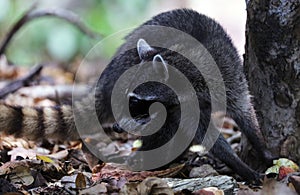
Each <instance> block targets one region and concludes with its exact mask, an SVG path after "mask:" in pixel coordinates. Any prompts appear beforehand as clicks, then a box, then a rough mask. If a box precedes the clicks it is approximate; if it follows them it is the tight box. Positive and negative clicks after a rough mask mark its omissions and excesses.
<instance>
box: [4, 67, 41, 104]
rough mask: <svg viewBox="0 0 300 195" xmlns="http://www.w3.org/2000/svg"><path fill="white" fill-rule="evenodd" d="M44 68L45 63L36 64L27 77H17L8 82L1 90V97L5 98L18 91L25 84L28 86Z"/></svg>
mask: <svg viewBox="0 0 300 195" xmlns="http://www.w3.org/2000/svg"><path fill="white" fill-rule="evenodd" d="M42 69H43V65H38V66H35V67H33V68H32V70H31V71H30V72H29V74H28V75H26V76H25V77H23V78H21V79H17V80H15V81H13V82H11V83H9V84H7V85H6V86H5V87H4V88H2V89H1V90H0V99H2V98H4V97H5V96H7V95H8V94H10V93H13V92H15V91H17V90H18V89H20V88H22V87H24V86H28V85H29V84H30V82H32V81H33V80H34V79H35V78H36V77H37V76H39V74H40V72H41V70H42Z"/></svg>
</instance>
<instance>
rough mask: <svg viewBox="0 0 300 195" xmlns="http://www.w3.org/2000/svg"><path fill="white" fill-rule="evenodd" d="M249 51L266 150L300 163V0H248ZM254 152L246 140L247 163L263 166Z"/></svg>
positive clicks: (251, 80) (248, 67)
mask: <svg viewBox="0 0 300 195" xmlns="http://www.w3.org/2000/svg"><path fill="white" fill-rule="evenodd" d="M245 52H246V53H245V56H244V58H245V60H244V68H245V73H246V76H247V79H248V81H249V90H250V93H251V95H253V103H254V107H255V109H256V114H257V117H258V121H259V124H260V127H261V131H262V133H263V135H264V137H265V140H266V143H267V147H268V148H269V149H270V151H271V152H272V153H273V154H275V155H278V156H281V157H287V158H289V159H291V160H294V161H295V162H297V163H299V162H300V1H299V0H247V26H246V47H245ZM249 148H250V147H249V144H248V142H247V140H246V139H243V142H242V158H243V160H245V161H246V162H247V163H248V164H250V165H252V167H253V166H254V167H255V166H258V164H259V163H260V162H257V158H255V157H254V156H253V155H252V156H251V155H249V154H251V152H250V153H249ZM250 150H252V149H250Z"/></svg>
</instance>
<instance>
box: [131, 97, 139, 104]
mask: <svg viewBox="0 0 300 195" xmlns="http://www.w3.org/2000/svg"><path fill="white" fill-rule="evenodd" d="M130 102H133V103H138V102H140V99H138V98H137V97H135V96H131V97H130Z"/></svg>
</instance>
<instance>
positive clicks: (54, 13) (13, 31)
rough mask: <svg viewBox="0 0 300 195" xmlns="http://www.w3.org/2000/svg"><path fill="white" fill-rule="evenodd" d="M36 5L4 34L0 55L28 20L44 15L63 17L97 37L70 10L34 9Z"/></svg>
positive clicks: (0, 45) (85, 32) (84, 31)
mask: <svg viewBox="0 0 300 195" xmlns="http://www.w3.org/2000/svg"><path fill="white" fill-rule="evenodd" d="M35 7H36V5H33V6H32V7H30V8H29V9H28V10H27V11H26V12H25V13H24V15H23V16H22V17H21V18H20V19H19V20H18V21H17V22H16V23H15V25H14V26H13V27H12V28H11V29H10V31H9V32H8V33H7V34H6V36H5V38H4V40H3V41H2V42H1V44H0V55H1V54H3V53H4V52H5V49H6V48H7V45H8V43H9V42H10V41H11V39H12V38H13V36H14V35H15V34H16V32H17V31H18V30H19V29H20V28H21V27H22V26H24V25H25V24H27V23H28V22H30V21H32V20H34V19H36V18H41V17H45V16H54V17H57V18H60V19H63V20H65V21H67V22H69V23H71V24H73V25H74V26H76V27H77V28H78V29H79V30H80V31H81V32H83V33H84V34H86V35H87V36H89V37H91V38H97V37H99V35H98V34H95V33H93V32H92V31H90V30H89V29H88V28H87V27H86V26H85V25H84V24H83V22H82V21H81V20H80V17H79V16H77V15H76V14H74V13H73V12H71V11H68V10H63V9H47V10H34V8H35Z"/></svg>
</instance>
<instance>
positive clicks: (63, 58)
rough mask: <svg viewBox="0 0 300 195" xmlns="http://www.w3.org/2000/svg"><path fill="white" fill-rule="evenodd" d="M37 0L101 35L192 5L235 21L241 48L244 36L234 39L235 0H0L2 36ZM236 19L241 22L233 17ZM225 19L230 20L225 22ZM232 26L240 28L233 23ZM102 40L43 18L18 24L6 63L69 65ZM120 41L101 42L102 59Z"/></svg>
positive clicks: (242, 18) (242, 16)
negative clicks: (72, 15)
mask: <svg viewBox="0 0 300 195" xmlns="http://www.w3.org/2000/svg"><path fill="white" fill-rule="evenodd" d="M35 2H38V6H37V9H53V8H55V9H57V8H58V9H67V10H70V11H73V12H74V13H76V14H77V15H79V16H80V18H81V19H82V21H83V22H84V23H85V24H86V25H87V26H88V27H89V28H90V29H91V30H92V31H93V32H96V33H99V34H101V35H102V36H101V38H104V37H105V36H109V35H111V34H113V33H115V32H118V31H120V30H122V29H126V28H132V27H135V26H138V25H140V24H141V23H143V22H144V21H146V20H147V19H149V18H150V17H151V16H153V15H156V14H158V13H160V12H162V11H166V10H171V9H174V8H181V7H188V8H193V9H195V10H198V11H200V12H202V13H205V14H207V15H209V16H211V17H213V18H216V19H217V20H218V21H220V22H221V23H222V24H223V26H224V25H225V26H226V25H227V26H228V27H229V29H230V28H231V27H230V25H231V24H233V27H232V29H233V30H229V33H231V34H233V35H232V36H233V38H234V41H235V42H236V45H238V47H239V50H240V51H241V50H242V49H240V48H243V44H244V43H243V40H242V39H243V38H238V39H237V40H236V38H235V37H239V36H240V37H243V36H244V27H243V26H244V21H245V14H244V13H245V9H244V7H245V5H243V4H244V1H242V3H237V1H236V0H228V1H226V2H224V1H223V0H221V1H220V0H185V1H183V0H151V1H147V0H86V1H82V0H64V1H60V0H39V1H33V0H26V1H24V0H0V9H1V12H0V40H2V39H3V37H4V36H5V34H6V33H7V32H8V31H9V29H10V27H12V25H13V24H14V23H15V22H16V21H17V20H18V19H19V18H20V17H21V16H22V14H23V13H24V12H25V11H26V10H28V9H29V8H30V7H31V5H32V4H33V3H35ZM222 3H223V4H224V5H225V4H226V5H228V4H229V7H228V11H226V9H225V8H226V7H225V6H223V8H222V10H225V11H224V12H221V11H219V10H218V9H216V7H222ZM230 3H231V4H230ZM230 5H231V6H230ZM233 5H234V6H236V7H233ZM243 6H244V7H243ZM233 10H237V13H236V15H233V16H232V19H228V18H226V17H228V15H232V13H233ZM241 13H242V14H241ZM219 15H220V16H221V17H220V18H218V16H219ZM237 15H238V16H239V17H237ZM237 19H240V21H236V20H237ZM222 21H223V22H222ZM224 21H225V22H224ZM226 21H227V23H228V21H229V23H228V24H226ZM236 24H238V25H240V26H241V27H237V26H234V25H236ZM225 28H226V27H225ZM236 29H238V30H236ZM235 31H237V33H236V32H235ZM101 38H99V39H91V38H89V37H87V36H86V35H84V34H82V33H81V32H80V31H79V30H78V29H77V28H76V27H74V26H72V25H71V24H68V23H67V22H65V21H63V20H61V19H57V18H54V17H43V18H40V19H36V20H34V21H32V22H30V23H28V24H27V25H25V26H24V27H22V29H21V30H20V31H19V32H17V34H16V35H15V36H14V38H13V40H12V41H11V42H10V44H9V46H8V48H7V50H6V53H5V54H6V56H7V58H8V59H9V61H11V62H13V63H15V64H18V65H28V66H32V65H34V64H37V63H41V62H57V63H69V62H71V61H73V60H74V59H77V58H79V59H80V58H82V57H84V55H85V54H86V53H87V52H88V51H89V50H90V49H91V48H92V47H93V46H94V45H95V44H96V43H97V42H99V41H100V40H101ZM120 44H121V43H120V40H116V41H114V42H110V43H109V44H107V45H105V51H104V52H103V54H102V55H103V58H108V56H111V55H112V54H113V53H114V52H115V48H116V47H117V46H118V45H120ZM239 44H240V45H242V46H239ZM242 52H243V51H241V53H242Z"/></svg>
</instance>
